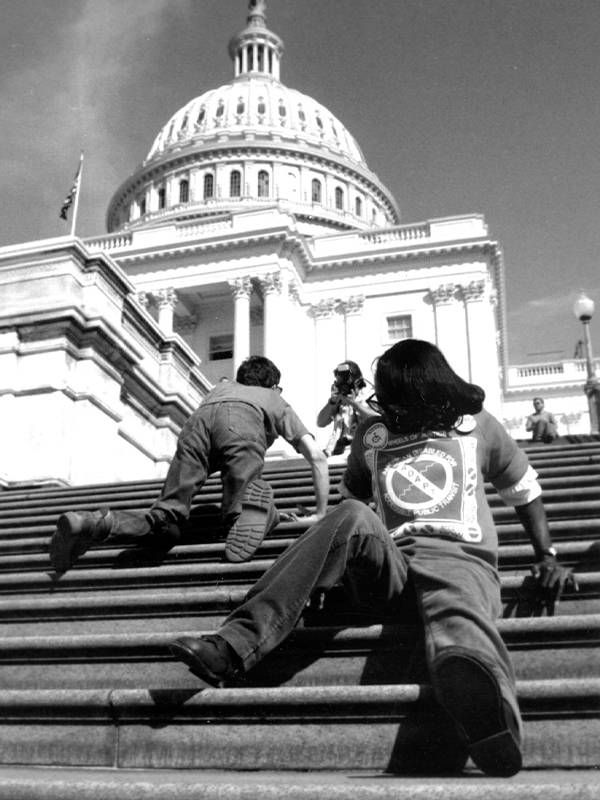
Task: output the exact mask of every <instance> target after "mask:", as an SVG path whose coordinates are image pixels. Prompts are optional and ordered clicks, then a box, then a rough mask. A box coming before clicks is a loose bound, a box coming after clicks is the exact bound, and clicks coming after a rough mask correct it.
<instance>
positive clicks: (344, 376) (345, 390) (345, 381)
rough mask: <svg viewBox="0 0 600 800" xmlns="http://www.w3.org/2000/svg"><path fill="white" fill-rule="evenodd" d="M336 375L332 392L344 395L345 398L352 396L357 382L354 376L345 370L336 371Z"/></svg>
mask: <svg viewBox="0 0 600 800" xmlns="http://www.w3.org/2000/svg"><path fill="white" fill-rule="evenodd" d="M334 374H335V381H334V382H333V385H332V387H331V392H332V394H333V393H337V394H342V395H345V396H348V395H350V394H351V393H352V392H353V391H355V389H356V386H355V381H354V376H353V375H352V372H351V371H350V370H343V371H341V370H340V371H338V370H336V372H335V373H334Z"/></svg>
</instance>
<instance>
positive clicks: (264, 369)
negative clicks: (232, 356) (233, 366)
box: [235, 356, 281, 389]
mask: <svg viewBox="0 0 600 800" xmlns="http://www.w3.org/2000/svg"><path fill="white" fill-rule="evenodd" d="M235 379H236V381H237V382H238V383H243V384H244V385H245V386H263V387H264V388H265V389H271V388H272V387H273V386H277V384H278V383H279V381H280V380H281V372H279V370H278V369H277V367H276V366H275V364H274V363H273V362H272V361H271V360H270V359H268V358H265V357H264V356H249V357H248V358H246V359H245V360H244V361H242V363H241V364H240V366H239V367H238V371H237V374H236V376H235Z"/></svg>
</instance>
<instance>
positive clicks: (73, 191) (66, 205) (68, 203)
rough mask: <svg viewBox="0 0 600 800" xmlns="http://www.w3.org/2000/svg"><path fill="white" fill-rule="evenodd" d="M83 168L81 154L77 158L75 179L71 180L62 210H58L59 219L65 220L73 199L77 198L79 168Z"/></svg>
mask: <svg viewBox="0 0 600 800" xmlns="http://www.w3.org/2000/svg"><path fill="white" fill-rule="evenodd" d="M82 166H83V153H82V154H81V156H80V157H79V166H78V167H77V172H76V173H75V177H74V178H73V185H72V186H71V188H70V189H69V191H68V193H67V196H66V197H65V199H64V201H63V204H62V208H61V209H60V214H59V216H60V218H61V219H67V214H68V212H69V209H70V208H71V206H72V205H73V203H74V202H75V198H76V197H77V192H78V191H79V185H80V183H81V168H82Z"/></svg>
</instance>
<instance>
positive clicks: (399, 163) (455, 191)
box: [0, 0, 600, 364]
mask: <svg viewBox="0 0 600 800" xmlns="http://www.w3.org/2000/svg"><path fill="white" fill-rule="evenodd" d="M0 14H1V20H2V25H1V28H0V103H1V108H2V113H1V114H0V141H1V143H2V145H1V147H0V182H1V190H2V197H3V198H4V203H3V208H2V214H1V215H0V245H2V244H12V243H16V242H22V241H28V240H32V239H40V238H46V237H52V236H59V235H63V234H65V233H68V231H69V227H68V225H67V224H66V223H64V222H62V221H61V220H60V219H59V217H58V214H59V211H60V207H61V205H62V201H63V199H64V197H65V194H66V193H67V191H68V189H69V188H70V186H71V183H72V179H73V175H74V172H75V170H76V167H77V163H78V159H79V152H80V150H81V149H83V150H84V151H85V162H84V171H83V181H82V189H81V194H80V206H79V214H78V218H77V234H78V235H80V236H82V237H85V236H95V235H98V234H101V233H103V232H104V231H105V212H106V208H107V206H108V203H109V200H110V198H111V196H112V194H113V192H114V191H115V190H116V189H117V187H118V186H119V184H120V183H121V182H122V181H123V180H124V179H125V178H126V177H127V176H128V175H129V174H131V173H132V172H133V171H134V170H135V169H136V167H137V166H138V165H139V164H140V162H141V161H142V160H143V159H144V158H145V156H146V155H147V153H148V151H149V149H150V146H151V144H152V142H153V140H154V138H155V136H156V134H157V133H158V131H159V130H160V129H161V128H162V126H163V125H164V124H165V123H166V122H167V120H168V119H169V118H170V116H171V115H172V114H173V113H175V111H177V110H178V109H179V108H181V107H182V106H183V105H185V104H186V103H187V102H188V101H189V100H191V99H192V98H194V97H197V96H198V95H200V94H202V93H203V92H204V91H207V90H208V89H213V88H216V87H217V86H220V85H222V84H225V83H228V82H229V81H230V80H231V78H232V77H233V67H232V64H231V61H230V60H229V56H228V54H227V43H228V41H229V39H230V37H231V36H232V35H234V34H235V33H237V32H238V31H239V30H241V29H242V28H243V27H244V25H245V20H246V14H247V2H246V0H0ZM267 24H268V26H269V27H270V28H271V30H273V31H274V32H275V33H277V34H279V36H281V37H282V39H283V41H284V43H285V48H286V49H285V53H284V58H283V62H282V72H281V80H282V82H283V83H284V84H285V85H287V86H290V87H292V88H294V89H297V90H299V91H301V92H304V93H305V94H308V95H311V96H312V97H314V98H315V99H316V100H318V101H319V102H320V103H322V104H323V105H325V106H326V107H328V108H329V109H330V110H331V111H332V113H333V114H335V115H336V116H337V117H338V118H339V119H341V120H342V121H343V122H344V124H345V125H346V127H347V128H348V129H349V130H350V132H351V133H352V134H353V135H354V137H355V138H356V139H357V141H358V142H359V144H360V146H361V148H362V150H363V153H364V155H365V157H366V160H367V162H368V164H369V166H370V168H371V169H372V170H373V171H374V172H375V173H376V174H377V175H378V176H379V178H380V179H381V180H382V181H383V182H384V183H385V184H386V185H387V186H388V188H389V189H390V190H391V191H392V193H393V194H394V196H395V197H396V200H397V201H398V204H399V206H400V211H401V215H402V222H403V223H407V224H408V223H413V222H419V221H423V220H426V219H434V218H438V217H445V216H453V215H460V214H471V213H478V214H483V215H484V216H485V219H486V221H487V223H488V226H489V231H490V235H491V237H492V238H493V239H495V240H497V241H499V242H500V245H501V246H502V249H503V251H504V259H505V273H506V287H507V309H508V315H507V316H508V353H509V362H510V363H511V364H518V363H526V362H539V361H548V360H554V359H560V358H571V357H572V356H573V352H574V348H575V343H576V341H577V340H578V339H579V338H581V325H580V323H579V322H578V321H577V319H576V318H575V316H574V315H573V311H572V305H573V301H574V299H575V297H576V296H577V295H578V294H579V292H580V291H582V290H583V291H585V292H586V293H587V294H588V295H589V296H590V297H591V298H592V299H594V300H595V302H596V304H597V314H596V317H595V318H594V319H593V320H592V323H591V330H592V339H593V343H594V353H595V355H600V269H599V263H600V225H599V210H600V148H599V147H598V138H599V132H600V49H599V48H598V46H597V42H598V41H600V5H599V3H598V0H268V2H267Z"/></svg>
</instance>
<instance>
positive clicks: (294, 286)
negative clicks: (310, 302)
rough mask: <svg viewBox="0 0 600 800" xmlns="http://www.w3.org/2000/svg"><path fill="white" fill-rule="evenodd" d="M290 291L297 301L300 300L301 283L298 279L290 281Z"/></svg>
mask: <svg viewBox="0 0 600 800" xmlns="http://www.w3.org/2000/svg"><path fill="white" fill-rule="evenodd" d="M288 293H289V295H290V297H291V298H292V299H293V300H294V301H295V302H296V303H299V302H300V284H299V283H298V281H297V280H291V281H290V283H289V284H288Z"/></svg>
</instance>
